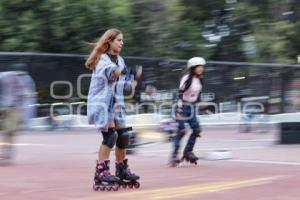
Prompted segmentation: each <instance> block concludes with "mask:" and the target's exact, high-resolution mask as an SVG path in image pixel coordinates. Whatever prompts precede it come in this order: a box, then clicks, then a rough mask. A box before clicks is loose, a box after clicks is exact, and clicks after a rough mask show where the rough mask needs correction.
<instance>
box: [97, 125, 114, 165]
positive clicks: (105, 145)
mask: <svg viewBox="0 0 300 200" xmlns="http://www.w3.org/2000/svg"><path fill="white" fill-rule="evenodd" d="M102 135H103V141H102V144H101V146H100V149H99V155H98V160H100V161H104V160H108V159H109V156H110V152H111V149H112V148H113V147H114V145H115V143H116V139H117V135H116V132H115V129H114V128H108V131H107V132H104V131H102Z"/></svg>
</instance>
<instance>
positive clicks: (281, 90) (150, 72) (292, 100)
mask: <svg viewBox="0 0 300 200" xmlns="http://www.w3.org/2000/svg"><path fill="white" fill-rule="evenodd" d="M124 58H125V62H126V64H127V66H128V67H134V66H136V65H142V66H143V69H144V71H143V77H142V80H141V83H140V84H139V86H138V88H137V91H136V94H135V95H134V97H133V98H132V99H129V100H128V101H130V102H135V103H143V102H148V101H151V102H156V103H158V104H159V103H162V102H166V101H172V98H173V97H174V95H173V93H174V92H175V91H176V89H177V88H178V86H179V80H180V77H181V76H182V75H183V73H184V72H185V65H186V60H176V59H167V58H146V57H132V56H127V57H124ZM84 62H85V56H84V55H75V54H48V53H22V52H1V53H0V72H1V71H3V70H4V69H5V68H7V67H9V66H11V65H12V64H15V63H26V64H28V72H29V74H30V75H31V76H32V78H33V80H34V81H35V83H36V87H37V92H38V103H39V104H38V105H39V115H40V116H43V115H47V114H48V113H49V109H50V108H51V106H53V104H54V105H55V106H56V107H59V106H61V107H65V109H67V110H69V109H68V108H66V106H64V104H68V105H71V107H72V108H74V107H75V109H72V112H74V110H77V111H76V112H80V113H81V114H85V107H84V106H81V104H84V102H86V95H87V92H88V87H89V82H90V74H91V71H89V70H87V69H85V67H84ZM204 83H205V86H204V91H203V94H202V100H203V101H204V102H214V103H217V104H222V109H224V111H228V112H230V111H234V110H235V109H236V105H237V103H238V102H241V101H243V100H245V99H247V98H249V97H251V98H252V100H253V101H264V103H266V104H268V106H267V107H268V109H267V112H268V113H281V112H298V111H300V65H296V64H295V65H292V64H291V65H287V64H267V63H245V62H223V61H222V62H221V61H209V62H208V64H207V66H206V69H205V79H204ZM53 94H54V95H53ZM68 107H70V106H68ZM78 108H79V111H78ZM145 109H146V110H145V112H151V109H150V110H147V109H148V108H145ZM61 110H64V109H63V108H61ZM66 112H67V111H66ZM69 112H70V110H69Z"/></svg>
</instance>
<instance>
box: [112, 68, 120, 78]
mask: <svg viewBox="0 0 300 200" xmlns="http://www.w3.org/2000/svg"><path fill="white" fill-rule="evenodd" d="M114 74H115V76H116V77H119V76H121V74H122V70H121V69H119V68H118V69H116V70H115V71H114Z"/></svg>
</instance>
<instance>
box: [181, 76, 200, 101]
mask: <svg viewBox="0 0 300 200" xmlns="http://www.w3.org/2000/svg"><path fill="white" fill-rule="evenodd" d="M188 76H189V75H185V76H183V77H182V79H181V81H180V86H179V87H180V89H184V83H185V82H186V80H187V79H188ZM201 90H202V84H201V82H200V79H199V78H195V77H194V78H193V81H192V84H191V86H190V87H189V89H187V90H186V91H185V92H184V93H183V101H187V102H190V103H193V102H195V101H196V100H197V98H198V96H199V93H200V92H201Z"/></svg>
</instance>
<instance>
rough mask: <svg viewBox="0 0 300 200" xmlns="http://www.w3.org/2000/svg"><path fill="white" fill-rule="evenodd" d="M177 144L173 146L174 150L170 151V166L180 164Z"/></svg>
mask: <svg viewBox="0 0 300 200" xmlns="http://www.w3.org/2000/svg"><path fill="white" fill-rule="evenodd" d="M178 151H179V146H175V148H174V152H173V153H172V156H171V159H170V162H169V165H170V167H177V166H178V165H179V164H180V162H181V161H180V159H179V158H178V157H177V154H178Z"/></svg>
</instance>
